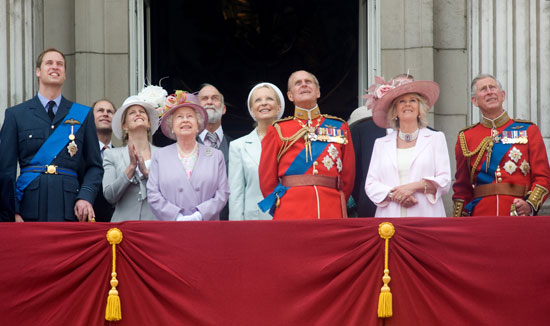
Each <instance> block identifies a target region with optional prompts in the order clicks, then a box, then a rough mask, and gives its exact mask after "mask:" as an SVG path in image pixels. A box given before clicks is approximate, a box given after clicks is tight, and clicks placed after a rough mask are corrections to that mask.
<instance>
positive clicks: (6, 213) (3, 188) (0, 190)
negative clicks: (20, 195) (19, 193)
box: [0, 174, 15, 221]
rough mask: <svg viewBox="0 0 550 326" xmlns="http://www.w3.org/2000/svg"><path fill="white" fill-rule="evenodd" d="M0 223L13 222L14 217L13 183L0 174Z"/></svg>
mask: <svg viewBox="0 0 550 326" xmlns="http://www.w3.org/2000/svg"><path fill="white" fill-rule="evenodd" d="M0 194H2V195H1V196H0V221H13V219H14V217H15V207H14V202H13V198H14V196H15V195H14V194H13V181H12V180H11V179H10V178H9V177H8V176H7V175H4V174H0Z"/></svg>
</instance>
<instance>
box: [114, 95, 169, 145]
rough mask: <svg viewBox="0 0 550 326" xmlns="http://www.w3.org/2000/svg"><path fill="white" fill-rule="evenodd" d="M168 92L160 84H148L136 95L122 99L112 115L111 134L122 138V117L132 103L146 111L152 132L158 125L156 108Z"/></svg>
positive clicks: (160, 104)
mask: <svg viewBox="0 0 550 326" xmlns="http://www.w3.org/2000/svg"><path fill="white" fill-rule="evenodd" d="M166 96H168V92H166V90H164V88H162V87H160V86H154V85H149V86H147V87H145V88H144V89H142V90H141V92H139V94H138V95H132V96H130V97H128V98H127V99H126V100H124V103H122V106H121V107H120V108H119V109H118V110H117V111H116V113H115V116H114V117H113V125H112V128H113V134H115V136H116V137H117V138H119V139H122V137H123V133H122V117H123V116H124V112H125V111H126V109H128V108H129V107H131V106H133V105H139V106H141V107H143V108H144V109H145V110H146V111H147V116H148V117H149V122H150V123H151V134H154V133H155V131H157V129H158V127H159V116H158V112H157V110H156V109H157V108H158V107H160V106H163V105H164V101H165V100H166Z"/></svg>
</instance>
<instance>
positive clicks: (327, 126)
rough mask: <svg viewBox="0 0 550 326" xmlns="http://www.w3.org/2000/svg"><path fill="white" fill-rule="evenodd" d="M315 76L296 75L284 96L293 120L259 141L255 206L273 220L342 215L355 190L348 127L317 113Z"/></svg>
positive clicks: (273, 128)
mask: <svg viewBox="0 0 550 326" xmlns="http://www.w3.org/2000/svg"><path fill="white" fill-rule="evenodd" d="M320 95H321V92H320V87H319V81H318V80H317V78H316V77H315V76H314V75H313V74H311V73H309V72H307V71H303V70H300V71H296V72H294V73H293V74H292V75H290V78H289V79H288V92H287V96H288V98H289V100H290V101H291V102H294V105H295V109H294V116H291V117H288V118H284V119H281V120H278V121H276V122H274V123H273V125H272V126H270V127H269V130H268V131H267V134H266V135H265V137H264V139H263V141H262V155H261V159H260V168H259V174H260V175H259V177H260V188H261V190H262V193H263V195H264V197H265V199H264V200H263V201H261V202H260V203H259V205H260V208H261V209H262V210H264V211H267V210H270V212H271V214H272V215H273V219H275V220H282V219H321V218H342V217H346V216H347V215H346V203H347V200H348V198H349V196H350V194H351V191H352V189H353V183H354V178H355V154H354V152H353V144H352V143H351V137H350V132H349V127H348V124H347V123H346V122H345V121H344V120H342V119H340V118H336V117H332V116H328V115H325V114H321V111H320V110H319V106H318V105H317V99H318V98H319V97H320Z"/></svg>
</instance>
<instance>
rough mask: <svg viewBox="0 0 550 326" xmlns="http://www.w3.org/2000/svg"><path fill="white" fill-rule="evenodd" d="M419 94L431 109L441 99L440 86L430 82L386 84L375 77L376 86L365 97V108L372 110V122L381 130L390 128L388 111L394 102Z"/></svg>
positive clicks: (391, 82)
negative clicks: (410, 94)
mask: <svg viewBox="0 0 550 326" xmlns="http://www.w3.org/2000/svg"><path fill="white" fill-rule="evenodd" d="M409 93H417V94H420V95H421V96H423V97H424V98H425V99H426V101H427V102H428V107H429V108H430V109H431V108H432V106H433V105H434V104H435V102H436V101H437V98H438V97H439V85H438V84H437V83H435V82H433V81H428V80H416V81H413V80H410V79H403V80H394V79H392V80H390V81H388V82H386V81H385V80H384V78H383V77H380V76H375V77H374V84H372V85H371V86H370V87H369V89H368V90H367V94H365V95H364V96H363V98H364V99H366V101H365V106H366V107H367V108H369V109H370V110H372V120H373V121H374V123H375V124H376V125H377V126H379V127H380V128H388V127H389V123H388V110H389V109H390V107H391V104H392V102H393V100H395V99H396V98H398V97H399V96H401V95H405V94H409Z"/></svg>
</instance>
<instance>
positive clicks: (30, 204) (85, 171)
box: [0, 49, 103, 222]
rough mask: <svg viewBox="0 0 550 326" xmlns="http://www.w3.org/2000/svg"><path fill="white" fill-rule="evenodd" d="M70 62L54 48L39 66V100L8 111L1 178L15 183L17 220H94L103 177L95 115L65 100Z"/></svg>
mask: <svg viewBox="0 0 550 326" xmlns="http://www.w3.org/2000/svg"><path fill="white" fill-rule="evenodd" d="M65 67H66V61H65V56H64V55H63V53H61V52H60V51H58V50H56V49H47V50H45V51H43V52H42V53H41V54H40V55H39V56H38V59H37V62H36V77H37V78H38V85H39V86H38V95H37V96H35V97H34V98H32V99H30V100H28V101H26V102H23V103H21V104H19V105H16V106H14V107H11V108H8V109H7V110H6V115H5V119H4V124H3V126H2V130H1V131H0V139H2V141H1V142H0V153H2V160H0V173H2V174H5V176H7V177H8V178H9V179H11V180H15V176H16V172H17V163H18V162H19V166H20V169H21V170H20V175H19V177H18V178H17V181H16V182H15V184H16V185H15V198H14V201H15V221H17V222H24V221H76V220H77V219H78V220H79V221H87V220H88V221H90V220H93V219H94V217H95V214H94V210H93V208H92V204H93V202H94V199H95V197H96V194H97V192H98V191H99V187H100V184H101V179H102V178H103V167H102V163H101V155H100V152H99V148H98V146H97V144H98V139H97V135H96V130H95V125H94V118H93V112H92V110H90V108H89V107H86V106H83V105H81V104H78V103H72V102H70V101H68V100H67V99H65V98H64V97H63V96H62V95H61V89H62V87H63V83H64V82H65Z"/></svg>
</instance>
